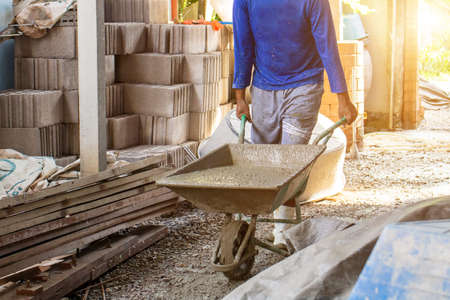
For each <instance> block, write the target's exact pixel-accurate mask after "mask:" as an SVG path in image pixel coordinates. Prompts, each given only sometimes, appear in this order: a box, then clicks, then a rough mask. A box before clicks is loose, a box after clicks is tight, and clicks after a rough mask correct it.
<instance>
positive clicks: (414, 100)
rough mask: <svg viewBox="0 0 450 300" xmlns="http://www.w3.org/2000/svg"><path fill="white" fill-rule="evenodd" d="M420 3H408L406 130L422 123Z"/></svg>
mask: <svg viewBox="0 0 450 300" xmlns="http://www.w3.org/2000/svg"><path fill="white" fill-rule="evenodd" d="M418 2H419V1H418V0H408V1H407V3H406V18H405V23H406V24H405V54H404V60H405V61H404V69H405V75H404V85H403V98H404V100H403V101H404V103H403V116H402V119H403V128H404V129H416V128H417V126H418V125H419V123H420V121H421V102H420V99H419V96H418V77H419V76H418V64H419V62H418V61H419V44H418V43H419V37H418V18H419V16H418V9H419V8H418V5H419V3H418Z"/></svg>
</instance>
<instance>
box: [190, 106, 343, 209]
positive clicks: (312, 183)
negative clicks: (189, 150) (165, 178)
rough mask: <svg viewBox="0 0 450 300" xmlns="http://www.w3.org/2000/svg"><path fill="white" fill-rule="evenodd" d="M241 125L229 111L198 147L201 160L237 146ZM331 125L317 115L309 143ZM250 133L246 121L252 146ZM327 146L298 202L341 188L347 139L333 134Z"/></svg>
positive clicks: (332, 192) (325, 194)
mask: <svg viewBox="0 0 450 300" xmlns="http://www.w3.org/2000/svg"><path fill="white" fill-rule="evenodd" d="M240 124H241V121H240V120H239V119H238V118H237V117H236V111H235V110H232V111H230V112H229V113H228V114H227V115H226V116H225V118H224V120H222V122H221V123H220V124H219V126H218V128H217V129H216V131H215V132H214V133H213V135H212V136H211V137H210V138H209V139H207V140H205V141H204V142H202V143H201V144H200V146H199V150H198V152H199V156H200V157H203V156H205V155H206V154H208V153H210V152H212V151H214V150H216V149H218V148H220V147H221V146H223V145H225V144H234V143H237V142H238V137H237V135H238V133H239V129H240ZM333 124H334V123H333V122H332V121H331V120H330V119H328V118H327V117H325V116H323V115H320V114H319V118H318V121H317V125H316V127H315V128H314V130H313V135H312V137H311V141H313V140H314V139H315V137H316V136H318V135H319V134H320V133H321V132H322V131H324V130H325V129H326V128H329V127H331V126H332V125H333ZM251 130H252V125H251V123H248V122H247V124H246V127H245V139H246V141H245V142H246V143H252V141H251ZM327 146H328V147H327V150H326V151H325V153H324V154H322V155H321V156H320V157H319V158H318V159H317V161H316V163H315V164H314V167H313V169H312V171H311V175H310V178H309V181H308V185H307V187H306V190H305V192H304V193H303V194H302V195H301V196H300V200H301V201H308V200H321V199H324V198H327V197H331V196H333V195H336V194H338V193H340V192H342V190H343V189H344V186H345V175H344V161H345V149H346V146H347V139H346V137H345V134H344V133H343V132H342V130H341V129H336V130H335V131H334V134H333V136H332V138H331V139H330V141H329V142H328V144H327Z"/></svg>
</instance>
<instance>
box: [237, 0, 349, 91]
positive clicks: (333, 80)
mask: <svg viewBox="0 0 450 300" xmlns="http://www.w3.org/2000/svg"><path fill="white" fill-rule="evenodd" d="M233 30H234V52H235V69H234V70H235V71H234V81H233V88H235V89H242V88H245V87H247V86H249V85H250V80H251V72H252V68H253V66H254V67H255V68H254V73H253V85H254V86H256V87H257V88H260V89H263V90H282V89H289V88H295V87H299V86H302V85H305V84H310V83H319V82H321V81H323V71H324V67H325V69H326V71H327V74H328V78H329V81H330V85H331V91H332V92H333V93H342V92H346V91H347V84H346V81H345V75H344V71H343V69H342V65H341V61H340V58H339V52H338V47H337V41H336V33H335V29H334V25H333V19H332V16H331V9H330V4H329V3H328V0H234V5H233Z"/></svg>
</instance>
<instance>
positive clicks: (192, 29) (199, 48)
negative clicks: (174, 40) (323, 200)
mask: <svg viewBox="0 0 450 300" xmlns="http://www.w3.org/2000/svg"><path fill="white" fill-rule="evenodd" d="M205 52H206V26H205V25H183V53H185V54H200V53H205Z"/></svg>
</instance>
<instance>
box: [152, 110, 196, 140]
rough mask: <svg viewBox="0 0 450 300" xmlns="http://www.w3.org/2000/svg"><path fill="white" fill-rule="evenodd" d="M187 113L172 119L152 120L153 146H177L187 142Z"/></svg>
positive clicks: (159, 118) (158, 118) (160, 118)
mask: <svg viewBox="0 0 450 300" xmlns="http://www.w3.org/2000/svg"><path fill="white" fill-rule="evenodd" d="M189 119H190V116H189V114H188V113H186V114H183V115H179V116H177V117H173V118H165V117H154V118H153V141H152V142H153V144H154V145H177V144H181V143H183V142H185V141H187V140H188V137H189Z"/></svg>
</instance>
